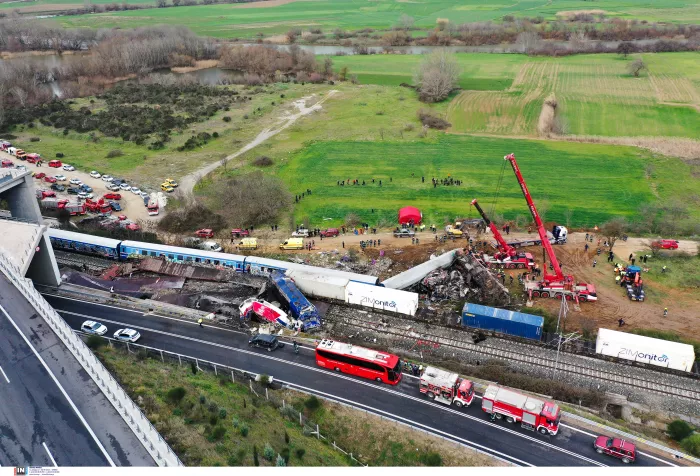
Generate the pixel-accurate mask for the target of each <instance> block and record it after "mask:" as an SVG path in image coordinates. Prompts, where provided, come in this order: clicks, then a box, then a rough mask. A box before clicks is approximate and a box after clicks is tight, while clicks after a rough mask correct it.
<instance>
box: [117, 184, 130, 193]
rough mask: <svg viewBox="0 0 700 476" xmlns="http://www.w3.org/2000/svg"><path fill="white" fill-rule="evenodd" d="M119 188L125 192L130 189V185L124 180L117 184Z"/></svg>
mask: <svg viewBox="0 0 700 476" xmlns="http://www.w3.org/2000/svg"><path fill="white" fill-rule="evenodd" d="M119 188H121V189H122V190H124V191H125V192H128V191H129V190H131V185H129V184H128V183H126V182H124V183H122V184H121V185H120V186H119Z"/></svg>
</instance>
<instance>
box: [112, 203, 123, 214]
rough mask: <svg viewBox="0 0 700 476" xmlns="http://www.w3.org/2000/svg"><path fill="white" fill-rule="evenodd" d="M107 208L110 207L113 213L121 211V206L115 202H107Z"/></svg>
mask: <svg viewBox="0 0 700 476" xmlns="http://www.w3.org/2000/svg"><path fill="white" fill-rule="evenodd" d="M109 206H110V207H112V210H114V211H115V212H120V211H122V206H121V205H119V204H118V203H117V202H109Z"/></svg>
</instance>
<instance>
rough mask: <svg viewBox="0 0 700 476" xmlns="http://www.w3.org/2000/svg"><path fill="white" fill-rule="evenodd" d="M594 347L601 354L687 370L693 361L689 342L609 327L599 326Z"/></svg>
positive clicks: (688, 370)
mask: <svg viewBox="0 0 700 476" xmlns="http://www.w3.org/2000/svg"><path fill="white" fill-rule="evenodd" d="M595 351H596V353H598V354H602V355H609V356H611V357H619V358H621V359H627V360H634V361H635V362H643V363H645V364H651V365H658V366H659V367H667V368H671V369H675V370H682V371H684V372H690V371H691V370H692V368H693V363H694V362H695V350H694V349H693V346H692V345H688V344H681V343H679V342H671V341H668V340H662V339H654V338H652V337H644V336H639V335H636V334H628V333H627V332H618V331H613V330H610V329H598V339H597V340H596V346H595Z"/></svg>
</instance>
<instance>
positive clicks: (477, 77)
mask: <svg viewBox="0 0 700 476" xmlns="http://www.w3.org/2000/svg"><path fill="white" fill-rule="evenodd" d="M456 57H457V61H458V63H459V65H460V67H461V68H462V73H461V75H460V77H459V86H460V87H461V88H463V89H464V91H463V92H462V93H461V94H460V95H459V96H457V97H456V98H455V99H454V100H453V101H452V103H451V104H450V106H449V111H448V118H449V120H450V122H451V123H452V125H453V127H452V129H451V130H452V131H453V132H480V133H489V134H502V135H512V134H516V135H535V134H536V132H537V130H536V129H537V121H538V118H539V114H540V110H541V108H542V103H543V101H544V99H545V98H546V97H547V96H549V94H550V93H554V94H555V95H556V98H557V101H558V103H559V114H560V115H561V116H562V117H563V120H564V125H565V132H566V133H569V134H575V135H602V136H668V137H689V138H697V137H699V136H700V114H699V112H700V61H697V60H698V55H697V53H664V54H643V55H639V57H641V58H642V59H643V60H644V62H645V63H646V64H647V66H648V71H646V72H644V73H642V75H641V77H639V78H635V77H633V76H631V75H630V74H629V73H628V72H627V65H628V63H629V62H631V61H633V59H634V58H636V57H638V56H636V55H635V56H634V58H633V57H632V56H630V57H629V58H627V59H625V58H622V57H621V56H620V55H614V54H607V55H576V56H569V57H564V58H549V57H528V56H525V55H511V54H484V53H482V54H479V53H459V54H457V55H456ZM333 61H334V66H335V68H336V70H338V69H340V68H342V67H347V68H348V69H349V71H350V73H351V74H357V76H358V80H359V81H360V82H362V83H372V84H386V85H397V84H400V83H402V82H406V83H412V80H413V73H414V72H415V71H416V69H417V68H418V67H419V65H420V62H421V57H420V56H409V55H397V56H387V55H374V56H339V57H334V58H333Z"/></svg>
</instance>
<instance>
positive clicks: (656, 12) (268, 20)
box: [8, 0, 700, 38]
mask: <svg viewBox="0 0 700 476" xmlns="http://www.w3.org/2000/svg"><path fill="white" fill-rule="evenodd" d="M61 1H63V2H65V3H80V2H73V1H72V0H40V1H39V2H36V3H48V2H51V3H54V2H55V3H58V2H61ZM131 1H132V2H136V1H138V0H131ZM144 1H145V0H144ZM97 3H101V2H97ZM146 3H148V2H146ZM80 4H81V5H82V3H80ZM15 5H17V4H15ZM8 7H9V6H8ZM591 9H601V10H604V11H605V12H606V14H607V15H608V16H616V17H621V18H635V19H639V20H649V21H667V22H683V23H693V22H694V23H697V22H700V5H699V4H697V3H693V4H689V2H686V1H682V0H663V1H662V0H652V1H649V2H643V3H641V4H640V2H639V1H637V0H611V1H606V2H594V3H591V2H586V1H580V0H559V1H557V2H543V1H542V0H521V1H519V2H515V3H513V2H510V1H505V0H499V1H496V2H487V3H485V2H482V1H479V0H412V1H398V0H297V1H292V2H291V3H286V4H282V5H275V6H270V5H265V4H264V3H261V5H260V7H259V8H256V7H248V6H244V7H241V6H239V5H230V4H225V5H208V6H192V7H178V8H165V9H151V10H148V11H131V12H114V13H103V14H91V15H83V16H77V17H62V18H60V19H58V21H59V22H60V23H62V24H63V25H66V26H88V27H100V28H104V27H115V26H119V27H136V26H145V25H153V24H159V23H164V24H181V25H187V26H189V27H190V28H192V29H193V30H194V31H195V32H197V33H199V34H202V35H208V36H214V37H220V38H230V37H253V36H254V35H255V34H257V33H259V32H261V33H264V34H266V35H274V34H280V33H285V32H286V31H288V30H289V29H290V28H304V29H306V28H308V27H311V26H318V27H321V28H323V29H324V30H327V31H329V30H333V29H335V28H344V29H348V30H356V29H361V28H375V29H386V28H390V27H391V26H393V25H395V24H396V23H397V21H398V19H399V17H400V16H401V15H402V14H407V15H410V16H412V17H414V18H415V24H416V26H419V27H424V28H431V27H433V26H435V24H436V21H437V20H438V19H439V18H447V19H449V20H450V21H451V22H453V23H467V22H480V21H494V20H496V21H498V20H500V19H501V18H502V17H503V16H504V15H515V16H529V17H535V16H538V15H542V16H544V17H546V18H549V19H554V18H556V15H557V13H558V12H562V11H570V10H591Z"/></svg>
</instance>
